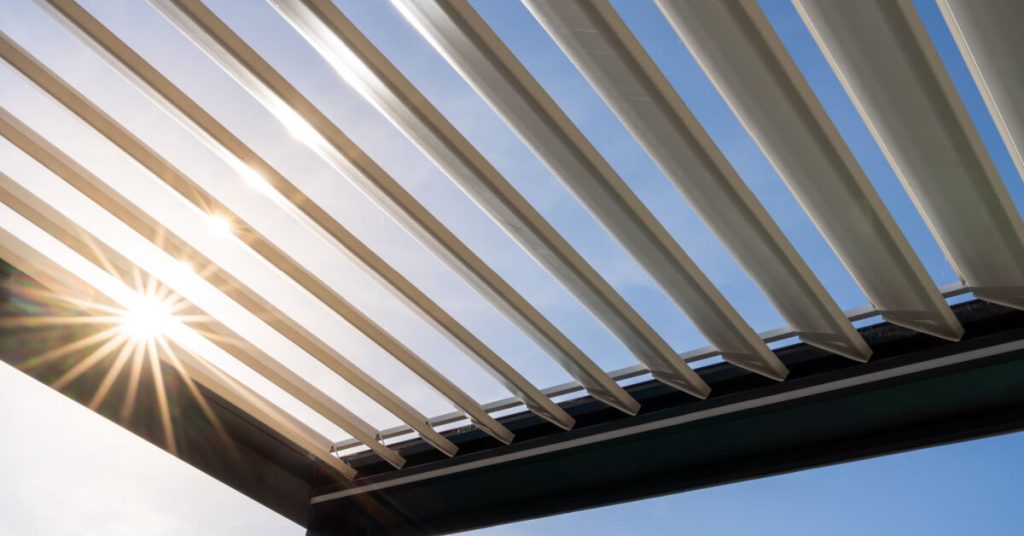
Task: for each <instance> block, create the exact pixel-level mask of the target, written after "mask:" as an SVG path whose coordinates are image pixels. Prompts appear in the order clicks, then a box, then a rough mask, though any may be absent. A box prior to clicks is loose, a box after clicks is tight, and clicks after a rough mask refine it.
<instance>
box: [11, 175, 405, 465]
mask: <svg viewBox="0 0 1024 536" xmlns="http://www.w3.org/2000/svg"><path fill="white" fill-rule="evenodd" d="M0 202H2V203H3V204H5V205H7V206H8V207H9V208H11V209H12V210H14V211H15V212H17V213H18V214H20V215H21V216H22V217H24V218H25V219H26V220H28V221H30V222H32V224H34V225H35V226H36V227H39V228H40V229H42V230H43V231H46V232H47V233H49V234H50V236H53V237H54V238H56V239H57V240H60V241H61V243H63V244H64V245H66V246H68V247H69V248H71V250H72V251H74V252H75V253H78V254H79V255H80V256H82V257H83V258H84V259H85V260H87V261H89V262H91V263H93V264H95V265H96V266H100V267H103V268H104V269H105V270H107V271H108V272H110V273H111V275H113V276H114V277H117V278H119V279H121V280H124V279H123V278H126V277H128V274H130V273H133V272H135V271H138V273H140V274H141V275H142V276H143V277H147V276H148V277H150V278H151V279H152V278H153V276H152V274H149V273H148V272H145V271H144V270H141V269H140V268H137V267H136V266H135V265H134V264H133V263H132V262H131V261H130V260H128V259H127V258H126V257H124V256H123V255H121V254H120V253H118V252H117V251H116V250H115V249H113V248H112V247H110V246H109V245H107V244H105V243H104V242H103V241H102V240H100V239H99V238H98V237H96V236H94V235H93V234H91V233H89V232H88V231H87V230H85V229H84V228H82V227H81V226H79V225H78V224H76V223H75V222H73V221H72V220H71V219H70V218H68V217H66V216H64V215H63V214H61V213H60V212H58V211H57V210H56V209H54V208H53V207H52V206H50V205H49V204H48V203H46V202H45V201H43V200H42V199H40V198H39V197H37V196H35V195H34V194H32V193H31V192H30V191H28V190H27V189H25V188H24V187H22V186H21V185H20V184H18V183H17V182H15V181H14V180H13V179H11V178H10V177H8V176H6V175H4V174H3V173H2V172H0ZM175 308H176V312H175V315H177V316H179V317H184V318H194V319H200V318H201V319H204V320H203V321H202V322H201V325H194V326H192V327H193V329H195V330H196V331H197V332H198V333H200V334H202V335H204V336H206V337H207V339H209V340H210V342H212V343H214V344H216V345H217V346H218V347H220V348H221V349H223V350H224V351H225V352H227V353H229V354H231V355H232V356H234V357H235V358H237V359H238V360H239V361H240V362H242V363H244V364H245V365H246V366H248V367H249V368H251V369H253V370H255V371H256V372H257V373H259V374H261V375H262V376H264V377H265V378H267V379H268V380H270V381H271V382H273V383H274V384H275V385H277V386H278V387H280V388H281V389H283V390H284V391H285V392H287V393H288V394H290V395H292V396H294V397H295V398H296V399H297V400H299V401H300V402H302V403H304V404H306V405H307V406H309V407H310V408H312V409H314V410H315V411H316V412H317V413H320V414H321V415H323V416H324V417H326V418H327V419H328V420H330V421H331V422H333V423H334V424H336V425H338V427H339V428H341V429H342V430H344V431H345V432H347V433H348V434H350V435H352V437H353V438H354V439H356V440H358V441H359V442H360V443H362V444H364V445H366V446H367V447H369V448H370V449H371V450H373V451H374V452H375V453H377V454H378V455H379V456H380V457H381V458H383V459H385V460H387V461H388V463H390V464H392V465H394V466H395V467H401V466H402V465H403V464H404V463H405V460H404V459H403V458H402V457H401V456H400V455H399V454H398V453H397V452H395V451H394V450H392V449H390V448H388V447H386V446H384V445H383V444H381V443H380V441H379V440H378V438H377V430H375V429H374V428H373V427H372V426H370V425H369V424H368V423H367V422H366V421H364V420H362V419H360V418H359V416H357V415H356V414H354V413H352V412H351V411H349V410H348V409H346V408H345V407H344V406H342V405H341V404H339V403H338V402H337V401H336V400H334V399H332V398H331V397H329V396H328V395H327V394H325V393H324V392H323V391H320V390H319V389H317V388H316V387H315V386H314V385H312V384H310V383H309V382H308V381H306V380H304V379H303V378H302V377H301V376H299V375H298V374H296V373H295V372H293V371H292V370H291V369H289V368H288V367H287V366H285V365H283V364H282V363H281V362H280V361H278V360H276V359H274V358H273V357H271V356H270V355H268V354H267V353H266V352H264V351H262V350H260V349H259V348H258V347H256V346H255V345H253V344H251V343H249V342H247V341H246V340H245V339H244V338H243V337H242V336H241V335H240V334H238V333H236V332H235V331H233V330H231V329H230V328H228V327H227V326H225V325H224V324H222V323H220V322H218V321H216V320H214V319H213V317H212V316H210V315H208V314H207V313H206V312H205V311H203V310H202V309H200V308H199V307H197V306H195V305H193V304H191V303H187V302H183V303H181V304H176V305H175Z"/></svg>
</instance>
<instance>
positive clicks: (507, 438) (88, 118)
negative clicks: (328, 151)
mask: <svg viewBox="0 0 1024 536" xmlns="http://www.w3.org/2000/svg"><path fill="white" fill-rule="evenodd" d="M0 57H2V58H3V59H4V60H5V61H7V62H8V63H9V64H10V65H11V66H12V67H14V68H15V69H17V70H18V71H19V72H20V73H22V74H23V75H25V76H26V77H27V78H28V79H29V80H31V81H32V82H34V83H35V84H36V85H38V86H39V87H40V88H41V89H43V90H44V91H46V92H47V93H48V94H49V95H50V96H52V97H53V98H54V99H56V100H57V101H58V102H60V103H61V104H63V105H64V106H66V107H67V108H68V109H69V110H71V111H72V112H73V113H74V114H75V115H77V116H78V117H79V118H81V119H82V120H83V121H85V123H86V124H88V125H89V126H91V127H92V128H94V129H95V130H96V131H97V132H99V133H100V134H101V135H103V136H104V137H105V138H107V139H108V140H110V141H111V142H112V143H113V144H114V145H116V146H118V147H119V148H120V149H121V150H123V151H124V152H125V153H127V154H128V155H129V156H131V157H132V158H133V159H134V160H135V161H137V162H138V163H139V164H141V165H142V166H143V167H144V168H146V169H147V170H149V171H150V172H151V173H152V174H153V175H154V176H156V177H157V178H158V179H160V180H161V181H162V182H163V183H164V184H165V185H167V186H168V187H170V189H172V190H173V191H174V192H177V193H178V194H179V195H180V196H182V197H183V198H185V200H187V201H188V202H190V203H191V204H192V205H193V206H194V207H195V208H196V209H197V210H199V211H200V212H202V213H204V214H206V215H207V216H215V217H218V218H223V219H224V220H226V221H228V222H230V226H231V232H232V234H233V235H234V236H235V237H237V238H238V239H239V240H241V241H242V242H243V243H244V244H245V245H246V246H248V247H249V248H251V249H252V251H254V252H256V253H257V254H258V255H259V256H261V257H263V258H264V259H266V260H267V261H268V262H269V263H270V264H272V265H273V266H274V267H276V268H277V269H279V270H280V271H281V272H282V273H283V274H284V275H286V276H288V277H289V278H291V279H292V280H293V281H295V282H296V283H298V284H299V285H300V286H301V287H303V288H304V289H306V290H307V291H308V292H309V293H310V294H312V295H313V296H314V297H316V298H317V299H319V300H320V301H321V302H323V303H324V305H327V306H328V307H329V308H330V309H331V310H333V311H334V312H335V313H337V314H338V315H339V316H341V317H342V318H344V319H345V320H346V321H348V322H349V323H350V324H351V325H352V326H353V327H355V328H356V329H358V330H359V331H360V332H361V333H363V334H364V335H366V337H367V338H369V339H370V340H372V341H373V342H374V343H376V344H377V345H378V346H379V347H380V348H382V349H383V350H384V351H385V352H387V353H388V354H389V355H391V356H392V357H394V358H395V359H396V360H398V361H399V362H400V363H401V364H402V365H404V366H405V367H406V368H408V369H409V370H410V371H412V372H413V373H414V374H415V375H416V376H418V377H419V378H420V379H422V380H423V381H424V382H426V384H427V385H429V386H430V387H432V388H433V389H434V390H435V391H437V393H438V394H440V395H441V396H442V397H444V398H445V399H446V400H448V401H449V402H451V403H452V404H453V405H454V406H455V407H456V408H458V409H460V410H462V411H464V412H466V414H467V415H468V416H469V417H470V419H471V420H472V421H473V422H474V423H475V424H476V425H477V426H479V427H480V428H482V429H484V430H485V431H487V433H489V434H491V435H492V436H494V438H495V439H498V440H499V441H502V442H504V443H509V442H511V441H512V437H513V434H512V432H510V431H509V430H508V429H507V428H505V427H504V426H502V425H501V424H500V423H498V421H496V420H495V419H494V418H492V417H491V416H490V415H488V414H487V412H485V411H483V408H481V407H480V404H478V403H477V402H476V401H474V400H473V399H472V398H471V397H470V396H469V395H468V394H466V393H465V392H464V391H462V390H461V389H460V388H459V387H458V386H456V385H455V384H454V383H452V382H451V381H450V380H449V379H448V378H446V377H445V376H444V375H442V374H441V373H439V372H438V371H437V370H435V369H434V368H433V367H431V366H430V365H429V364H428V363H427V362H426V361H424V360H423V359H422V358H420V357H419V356H418V355H416V354H415V353H414V352H413V351H412V350H411V349H410V348H408V347H407V346H405V345H404V344H402V342H401V341H399V340H398V339H397V338H395V337H394V336H392V335H391V334H390V333H388V332H387V331H386V330H384V328H382V327H380V326H379V325H378V324H377V323H376V322H374V321H373V320H372V319H370V318H369V317H368V316H366V315H365V314H363V313H362V311H360V310H359V309H358V308H357V307H355V306H354V305H353V304H351V303H349V301H348V300H346V299H345V298H344V297H343V296H341V295H340V294H339V293H338V292H337V291H335V290H334V289H332V288H331V287H330V286H328V285H327V284H326V283H325V282H324V281H323V280H321V279H320V278H319V277H318V276H317V275H316V274H314V273H313V272H311V271H310V270H308V269H307V268H305V267H304V266H302V264H301V263H299V262H298V261H296V260H295V259H294V258H292V257H291V256H290V255H288V253H286V252H285V251H284V250H282V249H280V248H279V247H277V246H276V245H275V244H274V243H273V242H271V241H270V240H268V239H267V238H266V237H264V236H263V235H262V234H261V233H260V232H259V231H258V230H257V229H255V228H254V227H252V226H251V225H249V224H247V223H246V222H245V220H243V219H242V218H241V217H240V216H239V215H238V214H236V213H234V212H233V211H231V209H230V208H228V207H227V206H226V205H225V204H223V203H221V202H220V201H219V200H218V199H216V198H215V197H214V196H212V195H210V194H209V193H207V192H206V191H205V190H204V189H203V188H202V186H200V185H199V184H198V183H197V182H195V181H194V180H192V179H191V178H189V177H188V176H186V175H185V174H184V173H183V172H182V171H180V170H179V169H178V168H177V167H175V166H174V164H172V163H171V162H169V161H167V160H165V159H164V158H163V157H161V156H160V155H159V154H157V153H156V152H155V151H154V150H153V149H152V148H150V147H149V146H148V145H146V144H145V142H143V141H142V140H141V139H139V138H138V137H136V136H135V135H133V134H132V133H131V132H129V131H128V130H127V129H125V128H124V127H123V126H122V125H121V124H120V123H118V122H117V121H116V120H114V119H113V118H111V117H110V116H109V115H107V114H106V113H105V112H103V111H102V110H100V109H99V107H97V106H96V105H95V104H93V103H92V102H90V101H89V100H88V99H86V98H85V97H84V96H83V95H81V94H80V93H78V92H77V91H75V89H74V88H72V87H71V86H70V85H68V84H67V83H66V82H65V81H64V80H61V79H60V78H59V77H58V76H57V75H56V74H54V73H53V72H52V71H50V70H49V69H47V68H46V67H45V66H44V65H43V64H42V63H40V62H39V61H38V60H36V59H35V58H33V57H32V56H31V55H29V54H28V53H27V52H26V51H24V50H22V49H21V48H20V47H18V46H17V45H16V44H14V43H13V42H11V41H10V40H9V39H7V37H6V36H4V35H2V34H0Z"/></svg>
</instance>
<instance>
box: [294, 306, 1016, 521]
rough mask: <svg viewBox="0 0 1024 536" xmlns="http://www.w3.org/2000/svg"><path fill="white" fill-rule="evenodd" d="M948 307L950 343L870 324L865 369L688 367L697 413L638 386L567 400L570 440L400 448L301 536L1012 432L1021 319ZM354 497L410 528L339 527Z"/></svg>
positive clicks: (799, 361)
mask: <svg viewBox="0 0 1024 536" xmlns="http://www.w3.org/2000/svg"><path fill="white" fill-rule="evenodd" d="M955 310H956V313H957V316H958V319H959V320H960V321H961V322H962V323H963V325H964V326H965V328H966V330H967V331H966V334H965V336H964V338H963V339H962V340H961V341H960V342H957V343H951V342H948V341H943V340H940V339H937V338H934V337H929V336H926V335H920V334H915V333H913V332H910V331H909V330H906V329H904V328H900V327H897V326H893V325H890V324H880V325H877V326H873V327H870V328H866V329H863V330H861V332H862V334H863V335H864V337H865V339H866V340H867V341H868V342H869V343H871V344H872V348H873V350H874V357H873V358H872V360H871V361H870V362H868V363H852V362H850V361H848V360H843V359H841V358H840V357H838V356H835V355H830V354H827V353H826V352H823V351H821V350H817V349H814V348H811V347H808V346H806V345H802V344H801V345H796V346H792V347H789V348H785V349H781V350H779V351H778V354H779V356H780V358H781V359H782V360H783V361H784V362H785V363H786V365H787V366H788V367H789V368H790V370H791V374H790V378H789V379H787V381H785V382H782V383H772V382H768V381H765V380H762V379H760V378H757V377H756V376H753V375H751V374H748V373H743V372H741V371H738V370H736V369H734V368H732V367H730V366H728V365H715V366H711V367H707V368H705V369H703V370H701V374H702V376H703V377H704V378H705V379H706V380H707V381H708V383H709V384H710V385H711V386H712V396H711V397H710V398H709V399H707V400H703V401H694V400H692V399H687V398H686V397H682V396H679V395H677V394H675V393H672V392H671V391H670V390H668V389H666V388H664V387H663V386H659V385H657V384H656V383H653V382H649V383H644V384H639V385H636V386H633V387H631V388H630V389H629V391H630V394H631V395H633V396H634V397H636V398H637V400H639V401H640V402H641V404H642V407H643V408H644V409H643V410H642V411H641V413H640V414H639V415H638V416H636V417H632V418H628V417H627V418H623V417H619V416H618V415H614V414H611V413H610V412H607V411H606V410H602V409H600V408H599V406H598V405H597V404H594V403H592V402H589V401H586V400H582V401H579V402H574V403H571V404H567V407H566V409H567V411H569V413H570V414H571V415H572V416H573V417H574V418H576V420H577V423H578V424H577V429H576V430H574V431H572V432H561V433H553V434H547V433H542V432H540V431H539V430H538V431H537V433H535V434H531V433H530V426H529V423H526V422H518V423H516V422H511V423H509V424H508V425H509V427H510V428H511V429H513V430H514V431H515V433H516V436H517V437H519V438H523V440H522V441H519V442H517V443H515V444H513V445H510V446H507V447H499V448H487V449H474V448H473V446H472V440H471V439H470V438H467V441H466V443H463V442H460V441H458V440H456V443H457V444H459V446H460V452H462V453H463V454H462V455H460V456H458V457H456V458H454V459H451V460H441V459H436V460H434V461H424V460H421V459H417V458H416V456H415V454H413V453H411V452H410V451H411V450H412V449H413V447H414V446H415V445H413V444H410V445H405V446H403V448H402V449H401V451H402V452H403V455H406V457H407V458H408V459H409V460H410V464H409V465H408V466H407V467H406V469H403V470H402V471H391V470H390V469H388V468H387V467H385V466H383V465H382V464H380V463H379V462H376V461H374V462H372V463H368V464H367V465H364V466H362V467H360V472H361V474H363V475H367V476H364V477H363V478H361V479H358V480H357V481H356V482H355V483H352V484H342V485H339V486H336V487H333V488H327V489H323V490H320V492H319V497H318V498H317V499H314V501H322V502H315V504H314V515H313V520H312V524H311V526H310V531H309V534H312V535H326V534H349V533H367V532H369V533H382V534H384V533H408V532H416V533H423V532H426V533H440V532H452V531H458V530H466V529H471V528H478V527H483V526H488V525H495V524H500V523H507V522H511V521H518V520H523V519H529V518H535V517H541V516H545V515H552V514H560V513H565V512H569V511H573V510H580V509H584V508H591V507H595V506H602V505H609V504H614V503H618V502H624V501H630V500H636V499H642V498H647V497H653V496H657V495H663V494H668V493H676V492H680V491H686V490H691V489H697V488H702V487H707V486H714V485H720V484H725V483H729V482H736V481H740V480H746V479H751V478H758V477H763V476H768V475H774V474H779V473H784V472H789V471H795V470H800V469H806V468H811V467H819V466H822V465H828V464H833V463H840V462H845V461H850V460H856V459H861V458H865V457H871V456H878V455H882V454H888V453H893V452H899V451H904V450H909V449H914V448H921V447H926V446H932V445H937V444H941V443H948V442H953V441H960V440H964V439H970V438H976V437H982V436H986V435H991V434H997V433H1004V432H1009V431H1013V430H1020V429H1022V428H1024V350H1021V349H1020V348H1024V313H1021V312H1019V311H1011V310H1009V309H1006V308H1003V307H1000V306H995V305H991V304H987V303H983V302H970V303H965V304H961V305H958V306H956V307H955ZM515 419H516V417H511V418H510V420H512V421H514V420H515ZM616 434H618V435H616ZM526 438H529V439H526ZM366 460H369V457H366ZM351 461H352V463H353V464H354V465H356V466H357V467H359V466H360V465H361V464H360V462H361V461H362V460H361V459H360V457H359V456H356V457H353V458H352V459H351ZM378 467H379V468H380V470H381V472H380V473H379V474H377V475H371V473H373V472H374V470H375V469H376V468H378ZM393 484H395V485H393ZM374 486H379V487H378V488H377V489H374ZM338 495H343V496H340V497H339V496H338ZM366 498H372V501H373V502H374V503H376V504H386V505H389V507H390V508H392V509H393V510H394V511H397V512H404V513H405V514H406V516H407V517H408V518H409V519H410V522H409V523H408V524H406V525H394V524H384V523H378V524H372V525H366V524H363V523H362V522H361V521H360V522H354V520H355V517H354V515H355V514H356V513H357V512H358V510H359V503H358V502H357V500H359V499H363V500H365V499H366Z"/></svg>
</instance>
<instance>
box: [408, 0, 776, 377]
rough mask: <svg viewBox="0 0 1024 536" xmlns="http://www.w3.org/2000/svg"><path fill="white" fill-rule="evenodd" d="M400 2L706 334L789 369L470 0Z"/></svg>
mask: <svg viewBox="0 0 1024 536" xmlns="http://www.w3.org/2000/svg"><path fill="white" fill-rule="evenodd" d="M393 3H394V4H395V5H396V6H397V7H398V9H399V11H401V12H402V14H403V15H404V16H405V18H406V19H407V20H408V21H409V22H410V23H411V24H412V25H413V26H415V27H416V28H417V29H418V30H419V31H420V33H421V34H423V36H424V37H425V38H426V39H427V40H428V41H430V43H431V44H432V45H434V47H435V48H436V49H437V50H438V51H439V52H440V53H441V54H442V55H443V56H444V57H445V58H446V59H447V60H448V62H449V63H451V64H452V66H453V67H455V69H456V70H457V71H458V72H459V73H460V74H461V75H462V76H463V78H465V79H466V80H467V81H468V82H469V83H470V85H471V86H473V87H474V88H475V89H476V90H477V92H478V93H480V95H481V96H482V97H483V98H484V99H485V100H486V101H487V102H488V103H490V105H491V107H492V108H494V110H495V111H496V112H498V114H499V115H500V116H501V117H502V118H503V119H504V120H505V122H506V123H508V125H509V126H510V127H511V128H512V130H513V131H515V132H516V133H517V134H518V135H519V137H520V138H521V139H522V140H523V142H524V143H525V144H526V145H527V146H529V147H530V148H531V149H532V150H533V152H534V153H535V154H536V155H537V156H538V157H539V158H540V160H541V161H543V162H544V163H545V165H547V166H548V168H549V169H551V171H552V172H553V173H554V174H555V175H556V176H557V177H558V178H559V179H560V180H561V181H562V182H563V184H565V186H566V187H567V188H569V189H570V190H571V191H572V192H573V193H574V194H575V195H576V197H577V198H578V199H579V200H580V201H581V202H582V203H583V204H584V205H585V206H586V207H587V209H588V210H589V211H590V212H591V213H592V214H593V215H594V216H595V217H596V218H597V220H598V221H600V222H601V223H602V224H603V225H604V227H605V228H606V229H607V230H608V232H609V233H610V234H611V235H612V236H614V237H615V238H616V240H618V241H619V243H620V244H621V245H622V246H623V247H624V248H625V249H626V250H627V251H628V252H629V253H630V254H631V255H632V256H633V257H634V258H635V259H636V260H637V262H638V263H639V264H640V265H641V266H642V267H643V268H644V269H645V270H646V271H647V272H648V273H649V274H650V275H651V277H652V278H653V279H654V280H655V281H656V282H657V283H658V284H659V285H660V286H661V288H662V289H663V290H664V291H665V292H666V293H667V294H668V296H669V297H671V298H672V299H673V301H675V302H676V304H677V305H678V306H679V307H680V308H681V309H682V310H683V311H685V312H686V313H687V314H688V315H689V317H690V318H691V320H693V323H694V325H696V327H697V328H698V329H699V330H700V331H701V332H702V333H703V334H704V336H705V337H707V339H708V340H709V341H710V342H711V343H712V344H714V345H716V346H718V347H719V348H721V349H722V351H723V356H724V358H725V359H726V360H728V361H729V362H731V363H733V364H736V365H738V366H741V367H744V368H747V369H750V370H752V371H754V372H757V373H760V374H763V375H766V376H768V377H771V378H774V379H782V378H784V377H785V376H786V372H787V371H786V368H785V366H784V365H782V363H781V362H780V361H779V360H778V358H776V357H775V354H773V353H772V352H771V350H769V349H768V347H767V346H766V345H765V344H764V343H763V342H761V341H760V340H759V339H758V338H757V335H756V334H755V333H754V330H753V329H751V327H750V326H749V325H747V323H746V322H744V320H743V319H742V318H741V317H740V315H739V313H737V312H736V310H735V309H734V308H733V307H732V305H731V304H730V303H729V302H728V301H727V300H726V299H725V297H724V296H722V294H721V293H720V292H719V291H718V289H717V288H715V286H714V285H713V284H712V283H711V281H710V280H709V279H708V278H707V276H705V275H704V273H702V272H701V271H700V269H699V268H698V267H697V265H696V264H694V262H693V261H692V260H691V259H690V257H689V256H687V255H686V253H685V252H684V251H683V249H682V248H681V247H680V246H679V244H678V243H676V241H675V240H674V239H673V238H672V236H671V235H670V234H669V233H668V231H667V230H666V229H665V228H664V227H663V226H662V225H661V223H659V222H658V220H657V219H655V217H654V215H653V214H651V212H650V211H649V210H648V209H647V207H646V206H645V205H644V204H643V202H642V201H640V199H639V198H638V197H637V196H636V195H635V194H634V193H633V192H632V191H631V190H630V189H629V187H628V186H627V185H626V183H625V182H624V181H623V180H622V179H621V178H620V177H619V176H618V175H617V174H616V173H615V171H614V170H613V169H612V167H611V166H610V165H609V164H608V162H606V161H605V160H604V158H602V157H601V155H600V154H599V153H598V152H597V149H596V148H594V147H593V145H591V144H590V142H589V141H587V139H586V138H585V137H584V136H583V133H582V132H580V130H579V129H578V128H577V127H576V125H574V124H573V123H572V121H571V120H570V119H569V117H568V116H567V115H566V114H565V112H563V111H562V109H561V108H559V107H558V105H557V104H556V103H555V101H554V100H553V99H552V98H551V97H550V95H548V93H547V92H546V91H544V89H543V88H542V87H541V85H540V84H539V83H538V82H537V81H536V80H535V79H534V78H533V77H532V76H531V75H530V73H529V72H528V71H527V70H526V68H525V67H524V66H523V65H522V64H521V63H520V62H519V60H518V59H517V58H516V57H515V55H514V54H513V53H512V52H511V51H510V50H509V49H508V47H507V46H506V45H505V44H504V43H503V42H502V41H501V39H500V38H498V36H497V35H496V34H495V33H494V31H493V30H491V28H490V27H489V26H488V25H487V23H486V22H485V21H484V20H483V19H482V18H481V17H480V15H479V14H478V13H477V12H476V11H475V10H474V9H473V8H472V7H471V6H470V5H469V3H468V2H465V1H462V0H453V1H422V2H420V1H412V0H393ZM675 361H676V362H678V358H676V359H675ZM652 370H656V369H652ZM686 370H687V371H689V367H686ZM691 374H692V372H691ZM655 376H656V377H657V374H655Z"/></svg>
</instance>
